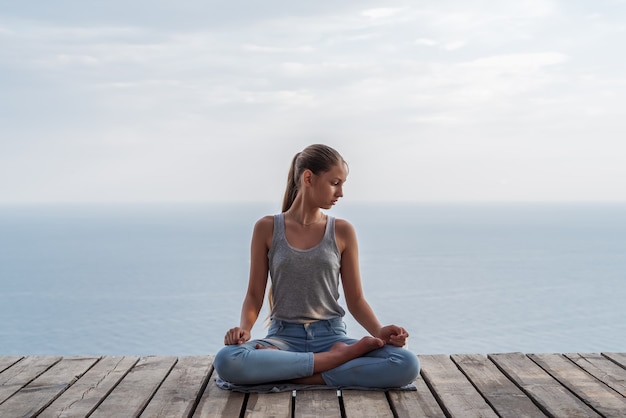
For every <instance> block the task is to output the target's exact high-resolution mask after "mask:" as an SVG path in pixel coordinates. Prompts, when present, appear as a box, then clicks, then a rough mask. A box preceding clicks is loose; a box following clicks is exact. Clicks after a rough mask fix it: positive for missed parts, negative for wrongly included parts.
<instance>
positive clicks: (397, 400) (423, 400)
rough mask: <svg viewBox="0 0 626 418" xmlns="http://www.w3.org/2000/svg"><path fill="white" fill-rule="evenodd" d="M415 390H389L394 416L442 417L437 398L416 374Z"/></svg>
mask: <svg viewBox="0 0 626 418" xmlns="http://www.w3.org/2000/svg"><path fill="white" fill-rule="evenodd" d="M413 383H414V384H415V387H416V388H417V391H415V392H413V391H406V390H392V391H389V401H390V404H391V408H392V410H393V411H394V412H395V416H397V417H398V418H409V417H416V416H417V417H433V418H435V417H436V418H443V417H445V414H444V413H443V411H442V410H441V407H440V406H439V404H438V403H437V400H436V399H435V397H434V396H433V394H432V393H430V389H428V386H426V383H425V382H424V379H422V377H421V376H418V377H417V379H415V382H413Z"/></svg>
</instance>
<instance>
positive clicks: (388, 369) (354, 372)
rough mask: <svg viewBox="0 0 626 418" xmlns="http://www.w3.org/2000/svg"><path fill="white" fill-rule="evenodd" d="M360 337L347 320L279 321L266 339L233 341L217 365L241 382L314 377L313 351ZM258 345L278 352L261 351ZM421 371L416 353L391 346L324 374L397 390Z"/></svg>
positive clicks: (337, 382)
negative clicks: (353, 333) (351, 335)
mask: <svg viewBox="0 0 626 418" xmlns="http://www.w3.org/2000/svg"><path fill="white" fill-rule="evenodd" d="M356 341H357V340H355V339H353V338H348V337H347V335H346V326H345V324H344V322H343V320H342V318H334V319H330V320H323V321H317V322H312V323H310V324H295V323H290V322H284V321H278V320H274V321H272V324H271V325H270V328H269V330H268V334H267V337H266V338H263V339H260V340H251V341H248V342H246V343H244V344H241V345H228V346H226V347H224V348H222V349H221V350H220V351H219V352H218V353H217V355H216V356H215V360H214V363H213V364H214V366H215V370H216V371H217V373H218V374H219V375H220V377H221V378H222V379H224V380H226V381H228V382H231V383H235V384H243V385H254V384H260V383H269V382H278V381H285V380H292V379H297V378H301V377H307V376H312V375H313V353H320V352H326V351H329V350H330V348H331V347H332V345H333V344H335V343H337V342H344V343H346V344H352V343H355V342H356ZM256 344H262V345H265V346H274V347H276V348H278V350H262V349H261V350H259V349H257V348H255V347H256ZM418 373H419V361H418V359H417V356H416V355H415V354H413V353H411V352H410V351H409V350H405V349H403V348H400V347H395V346H392V345H385V346H383V347H382V348H380V349H376V350H374V351H371V352H369V353H367V354H365V355H364V356H363V357H359V358H356V359H354V360H351V361H348V362H347V363H344V364H342V365H340V366H339V367H336V368H334V369H331V370H328V371H326V372H323V373H321V375H322V378H323V379H324V382H326V384H327V385H330V386H336V387H344V386H364V387H372V388H392V387H400V386H404V385H407V384H409V383H411V382H413V380H415V378H416V377H417V375H418Z"/></svg>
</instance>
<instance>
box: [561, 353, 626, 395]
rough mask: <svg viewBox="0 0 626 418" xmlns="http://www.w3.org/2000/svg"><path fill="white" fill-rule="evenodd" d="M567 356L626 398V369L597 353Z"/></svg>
mask: <svg viewBox="0 0 626 418" xmlns="http://www.w3.org/2000/svg"><path fill="white" fill-rule="evenodd" d="M565 356H566V357H567V358H569V359H570V360H571V361H573V362H574V363H576V365H577V366H578V367H580V368H582V369H583V370H585V371H586V372H587V373H589V374H590V375H592V376H593V377H595V378H596V379H598V380H600V381H601V382H602V383H604V384H605V385H607V386H608V387H610V388H611V389H613V390H614V391H616V392H617V393H619V394H620V395H622V396H626V369H623V368H622V367H620V366H619V365H617V364H615V363H613V362H612V361H611V360H609V359H608V358H606V357H604V356H603V355H601V354H597V353H593V354H579V353H577V354H565Z"/></svg>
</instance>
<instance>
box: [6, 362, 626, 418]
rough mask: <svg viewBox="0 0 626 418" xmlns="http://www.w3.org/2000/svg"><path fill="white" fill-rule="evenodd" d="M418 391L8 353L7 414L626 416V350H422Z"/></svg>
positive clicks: (194, 365)
mask: <svg viewBox="0 0 626 418" xmlns="http://www.w3.org/2000/svg"><path fill="white" fill-rule="evenodd" d="M420 361H421V364H422V372H421V376H419V377H418V378H417V380H416V381H415V386H416V389H417V390H415V391H395V390H389V391H357V390H342V391H337V390H318V391H306V390H305V391H295V392H282V393H267V394H257V393H251V394H243V393H238V392H229V391H224V390H221V389H219V388H218V387H217V386H216V384H215V380H214V378H213V377H214V376H213V357H211V356H192V357H181V358H176V357H144V358H141V359H139V358H137V357H114V356H107V357H102V358H98V357H66V358H62V357H38V356H32V357H21V356H10V357H9V356H5V357H2V356H0V418H5V417H7V418H8V417H10V418H13V417H31V416H39V417H138V416H141V417H228V418H230V417H270V416H271V417H303V418H313V417H322V418H323V417H358V418H362V417H399V418H403V417H464V418H465V417H474V416H475V417H544V416H549V417H567V418H570V417H600V416H602V417H626V354H624V353H603V354H579V353H577V354H564V355H563V354H529V355H525V354H522V353H507V354H491V355H489V356H484V355H476V354H463V355H452V356H445V355H422V356H420Z"/></svg>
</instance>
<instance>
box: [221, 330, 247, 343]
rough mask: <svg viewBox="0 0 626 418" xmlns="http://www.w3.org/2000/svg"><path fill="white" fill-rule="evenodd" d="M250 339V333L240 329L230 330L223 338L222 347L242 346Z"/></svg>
mask: <svg viewBox="0 0 626 418" xmlns="http://www.w3.org/2000/svg"><path fill="white" fill-rule="evenodd" d="M249 339H250V331H248V330H245V329H243V328H240V327H235V328H231V329H229V330H228V332H226V335H225V336H224V345H238V344H243V343H245V342H246V341H248V340H249Z"/></svg>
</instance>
